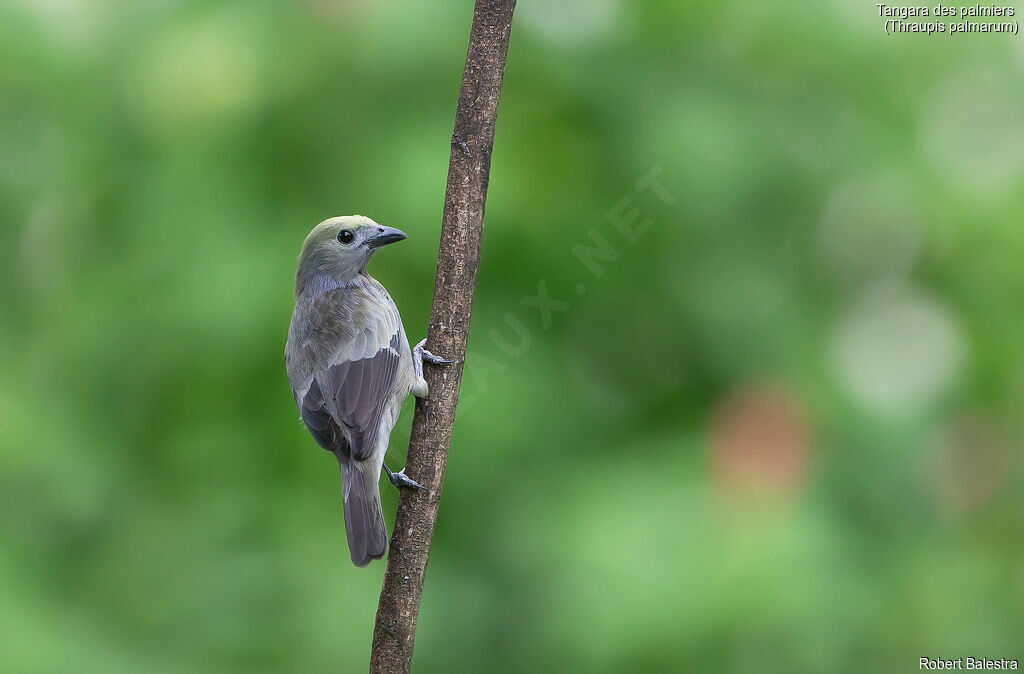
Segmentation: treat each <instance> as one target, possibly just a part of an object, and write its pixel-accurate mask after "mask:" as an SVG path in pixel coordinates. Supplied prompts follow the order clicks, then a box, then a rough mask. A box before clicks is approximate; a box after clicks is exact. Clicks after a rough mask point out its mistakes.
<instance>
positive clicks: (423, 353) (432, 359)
mask: <svg viewBox="0 0 1024 674" xmlns="http://www.w3.org/2000/svg"><path fill="white" fill-rule="evenodd" d="M426 343H427V340H426V338H425V337H424V338H423V339H421V340H420V343H419V344H417V345H416V348H415V349H413V350H414V351H416V352H417V353H419V354H420V358H421V359H422V360H424V361H426V362H428V363H433V364H434V365H450V364H451V363H454V362H455V361H454V360H449V359H447V358H442V357H441V356H435V355H434V354H432V353H430V352H429V351H427V349H426V347H425V346H424V344H426Z"/></svg>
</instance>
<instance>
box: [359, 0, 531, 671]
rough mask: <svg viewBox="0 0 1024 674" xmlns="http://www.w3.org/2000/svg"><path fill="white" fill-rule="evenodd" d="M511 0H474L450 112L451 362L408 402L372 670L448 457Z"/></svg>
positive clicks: (404, 612)
mask: <svg viewBox="0 0 1024 674" xmlns="http://www.w3.org/2000/svg"><path fill="white" fill-rule="evenodd" d="M515 4H516V3H515V0H476V6H475V8H474V10H473V27H472V29H471V30H470V35H469V51H468V53H467V55H466V68H465V71H464V72H463V74H462V86H461V88H460V90H459V104H458V109H457V110H456V113H455V133H454V134H453V135H452V144H451V154H450V158H449V164H448V186H447V189H446V190H445V199H444V214H443V216H442V218H441V244H440V248H439V250H438V253H437V276H436V278H435V281H434V303H433V307H432V308H431V311H430V327H429V330H428V332H427V350H428V351H431V352H432V353H435V354H437V355H439V356H442V357H444V358H450V359H453V360H455V361H456V362H455V363H453V364H451V365H430V364H427V365H425V366H424V370H425V372H424V377H425V378H426V380H427V383H428V384H429V386H430V395H429V397H428V398H427V399H426V400H419V401H417V403H416V415H415V417H414V418H413V423H412V437H411V439H410V441H409V455H408V457H407V459H406V464H405V472H406V475H408V476H409V477H410V478H412V479H413V480H416V481H417V482H419V483H420V484H422V485H423V486H424V487H426V488H427V491H418V490H403V492H404V493H403V494H402V498H401V500H400V501H399V503H398V512H397V514H396V515H395V529H394V534H393V535H392V537H391V548H390V552H389V553H388V562H387V568H386V569H385V571H384V583H383V587H382V588H381V592H380V604H379V605H378V607H377V622H376V626H375V628H374V631H373V650H372V653H371V654H370V671H371V672H388V673H391V672H408V671H409V668H410V665H411V662H412V649H413V641H414V639H415V636H416V619H417V616H418V615H419V609H420V598H421V596H422V594H423V577H424V572H425V570H426V567H427V557H428V556H429V554H430V542H431V539H432V538H433V535H434V523H435V521H436V520H437V510H438V506H439V505H440V500H441V485H442V483H443V482H444V473H445V466H446V465H447V462H448V444H449V442H450V440H451V435H452V424H453V423H454V422H455V405H456V402H457V401H458V397H459V386H460V384H461V382H462V366H463V362H464V360H465V356H466V343H467V341H468V339H469V320H470V313H471V310H472V305H473V293H474V291H475V289H476V275H477V268H478V267H479V264H480V235H481V233H482V231H483V219H484V202H485V200H486V198H487V181H488V174H489V172H490V168H491V148H492V147H493V145H494V122H495V118H496V116H497V111H498V99H499V98H500V96H501V81H502V77H503V75H504V72H505V54H506V53H507V51H508V41H509V32H510V30H511V27H512V12H513V10H514V9H515Z"/></svg>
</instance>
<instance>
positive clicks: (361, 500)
mask: <svg viewBox="0 0 1024 674" xmlns="http://www.w3.org/2000/svg"><path fill="white" fill-rule="evenodd" d="M404 238H406V235H405V233H404V232H402V231H401V230H398V229H395V228H394V227H384V226H383V225H379V224H377V223H376V222H374V221H373V220H371V219H370V218H367V217H364V216H361V215H350V216H341V217H335V218H330V219H328V220H324V221H323V222H321V223H320V224H319V225H317V226H316V227H314V228H313V231H312V232H310V233H309V236H307V237H306V240H305V242H304V243H303V244H302V253H301V254H300V255H299V266H298V272H297V273H296V276H295V311H294V313H293V314H292V321H291V326H290V327H289V329H288V343H287V345H286V346H285V365H286V367H287V370H288V380H289V382H290V383H291V388H292V396H293V397H294V398H295V404H296V405H298V408H299V414H300V415H301V417H302V421H303V422H304V423H305V425H306V428H307V429H309V432H310V433H311V434H312V436H313V438H314V439H315V440H316V441H317V443H318V444H319V445H320V446H321V447H323V448H324V449H326V450H327V451H329V452H332V453H333V454H334V455H335V456H336V457H337V459H338V464H339V466H340V467H341V493H342V501H343V503H344V510H345V531H346V533H347V535H348V547H349V552H350V553H351V554H352V562H353V563H354V564H355V565H356V566H365V565H366V564H368V563H369V562H370V560H371V559H379V558H381V557H383V556H384V552H385V551H386V550H387V544H388V535H387V529H386V528H385V526H384V514H383V512H382V511H381V507H380V491H379V490H378V487H377V483H378V479H379V477H380V472H381V468H382V467H383V469H384V470H385V471H387V474H388V478H389V479H390V480H391V483H392V484H394V485H395V486H396V487H411V488H418V489H423V487H422V486H420V485H419V484H417V483H416V482H414V481H413V480H411V479H409V478H408V477H406V475H405V471H404V469H403V470H402V471H399V472H397V473H395V472H392V471H391V470H389V469H388V467H387V466H386V465H384V454H385V452H386V451H387V448H388V438H389V436H390V435H391V430H392V429H393V428H394V426H395V422H396V421H397V420H398V413H399V412H400V411H401V409H402V403H403V402H404V401H405V398H406V396H408V395H409V394H410V393H411V394H413V395H414V396H417V397H420V398H422V397H425V396H426V395H427V382H426V381H424V379H423V361H424V360H426V361H427V362H432V363H449V362H451V361H448V360H445V359H443V358H438V357H436V356H434V355H433V354H431V353H430V352H429V351H426V350H425V349H424V348H423V344H424V343H425V342H426V340H423V341H421V342H420V343H419V344H417V345H416V347H415V348H413V349H411V350H410V348H409V340H408V339H407V338H406V336H405V329H404V328H403V327H402V318H401V316H399V314H398V308H397V307H396V306H395V303H394V301H393V300H392V299H391V296H390V295H388V291H387V290H385V289H384V286H382V285H381V284H380V283H379V282H377V280H376V279H374V278H373V277H371V276H370V275H369V274H367V273H366V265H367V263H368V262H369V261H370V258H371V257H373V254H374V252H376V250H377V249H378V248H380V247H381V246H384V245H386V244H389V243H394V242H396V241H401V240H402V239H404Z"/></svg>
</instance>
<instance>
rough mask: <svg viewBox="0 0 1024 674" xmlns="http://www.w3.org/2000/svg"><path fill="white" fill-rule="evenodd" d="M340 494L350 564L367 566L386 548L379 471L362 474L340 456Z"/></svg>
mask: <svg viewBox="0 0 1024 674" xmlns="http://www.w3.org/2000/svg"><path fill="white" fill-rule="evenodd" d="M339 463H340V464H341V494H342V498H343V499H344V502H345V533H346V534H348V550H349V552H350V553H351V554H352V563H353V564H355V565H356V566H366V565H367V564H369V563H370V560H371V559H380V558H381V557H383V556H384V552H385V551H387V549H388V531H387V529H386V528H385V527H384V512H383V511H382V510H381V508H380V490H379V489H378V486H377V481H378V479H379V478H380V473H379V471H378V472H375V473H374V474H373V475H369V474H364V472H363V470H362V467H361V466H360V465H358V464H356V463H355V462H354V461H352V460H351V459H348V458H341V460H340V461H339Z"/></svg>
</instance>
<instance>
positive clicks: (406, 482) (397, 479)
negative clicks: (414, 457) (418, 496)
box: [384, 466, 427, 491]
mask: <svg viewBox="0 0 1024 674" xmlns="http://www.w3.org/2000/svg"><path fill="white" fill-rule="evenodd" d="M384 470H385V471H386V472H387V474H388V480H390V481H391V484H393V485H395V487H396V488H398V489H401V488H402V487H408V488H409V489H421V490H423V491H427V488H426V487H424V486H423V485H422V484H420V483H419V482H417V481H416V480H413V479H412V478H410V477H409V476H407V475H406V474H405V469H404V468H403V469H402V470H400V471H398V472H397V473H395V472H393V471H392V470H391V469H390V468H388V467H387V466H384Z"/></svg>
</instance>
